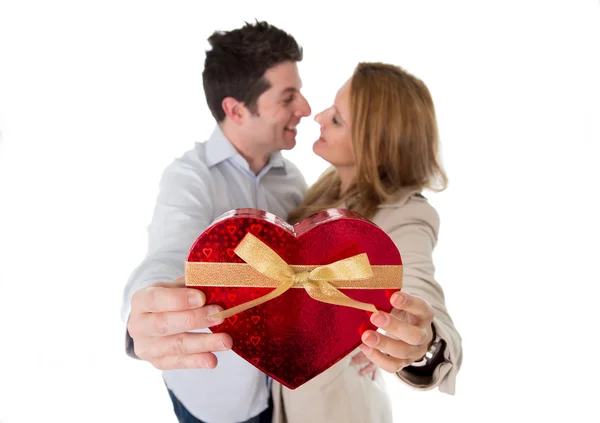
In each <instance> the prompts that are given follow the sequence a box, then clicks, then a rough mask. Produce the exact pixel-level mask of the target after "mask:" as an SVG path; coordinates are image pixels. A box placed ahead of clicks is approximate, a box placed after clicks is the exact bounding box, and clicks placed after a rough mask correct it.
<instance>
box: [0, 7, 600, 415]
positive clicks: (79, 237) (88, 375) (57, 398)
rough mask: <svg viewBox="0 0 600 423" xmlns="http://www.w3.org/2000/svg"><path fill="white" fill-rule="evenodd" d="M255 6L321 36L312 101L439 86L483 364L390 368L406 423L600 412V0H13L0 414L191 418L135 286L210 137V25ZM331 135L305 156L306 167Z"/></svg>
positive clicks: (304, 128) (8, 18) (1, 186)
mask: <svg viewBox="0 0 600 423" xmlns="http://www.w3.org/2000/svg"><path fill="white" fill-rule="evenodd" d="M209 3H213V4H215V5H212V6H209V5H208V4H209ZM218 3H220V5H218V6H216V4H218ZM284 7H285V10H284ZM254 18H258V19H267V20H269V21H270V22H271V23H274V24H276V25H279V26H281V27H282V28H284V29H286V30H287V31H289V32H291V33H292V34H293V35H294V36H295V37H296V38H297V40H298V41H299V42H300V44H301V45H302V46H303V47H304V50H305V59H304V61H303V62H302V63H301V65H300V72H301V76H302V78H303V82H304V87H305V88H304V94H305V95H306V97H307V98H308V99H309V101H310V104H311V106H312V108H313V116H314V113H316V112H318V111H320V110H322V109H323V108H325V107H328V106H329V105H330V104H331V102H332V101H333V98H334V95H335V93H336V91H337V89H338V88H339V87H340V86H341V84H342V83H343V82H344V81H345V80H346V78H347V77H348V76H350V74H351V72H352V70H353V68H354V66H355V65H356V64H357V63H358V62H359V61H384V62H391V63H394V64H397V65H400V66H402V67H404V68H405V69H407V70H408V71H410V72H412V73H414V74H415V75H417V76H418V77H420V78H422V79H423V80H424V81H425V82H426V84H427V85H428V86H429V88H430V90H431V93H432V95H433V98H434V101H435V105H436V110H437V114H438V118H439V127H440V134H441V141H442V148H443V162H444V165H445V166H446V169H447V171H448V175H449V179H450V186H449V189H448V190H447V191H446V192H444V193H442V194H428V196H429V198H430V200H431V202H432V204H433V205H434V206H435V207H436V208H437V210H438V212H439V213H440V216H441V222H442V227H441V232H440V239H439V244H438V248H437V249H436V252H435V260H436V266H437V278H438V280H439V281H440V282H441V283H442V286H443V287H444V289H445V291H446V296H447V305H448V308H449V310H450V312H451V314H452V316H453V318H454V320H455V323H456V325H457V327H458V329H459V330H460V333H461V335H462V336H463V339H464V344H463V346H464V365H463V368H462V370H461V371H460V374H459V378H458V382H457V393H456V395H455V396H449V395H445V394H441V393H440V392H439V391H437V390H435V391H429V392H415V391H412V390H410V389H409V388H407V387H406V386H403V385H400V384H399V383H391V382H394V381H393V379H391V378H388V382H389V383H388V386H389V390H390V393H391V395H392V396H393V398H394V404H395V405H394V412H395V416H396V417H395V419H396V421H398V422H407V421H422V422H439V421H443V420H445V421H452V422H459V421H460V422H464V421H486V422H504V421H533V419H536V420H537V419H552V420H554V419H555V418H556V420H557V421H560V420H566V419H569V420H571V419H572V420H574V421H598V419H599V416H598V411H597V406H596V404H595V403H596V402H597V401H598V386H597V383H598V382H597V381H598V378H599V376H600V374H599V371H598V362H597V355H598V347H599V346H600V345H599V343H598V336H597V330H598V322H599V320H600V319H598V315H597V313H596V312H595V311H594V308H595V307H596V305H597V301H598V300H597V294H598V292H599V290H598V285H599V283H600V277H599V276H598V262H599V253H600V248H599V247H598V236H599V235H600V233H599V224H598V220H599V218H600V210H599V208H598V206H597V203H598V196H599V195H598V193H599V189H598V185H599V183H600V175H599V172H598V159H599V157H600V148H599V144H600V88H599V83H598V77H599V76H600V65H599V58H600V3H599V2H598V1H597V0H588V1H584V0H563V1H550V0H545V1H531V0H528V1H526V0H520V1H494V2H492V1H475V0H474V1H471V2H467V1H437V2H434V1H424V0H420V1H417V0H414V1H394V2H382V1H373V0H371V1H368V2H360V3H357V4H356V6H350V5H348V2H342V1H339V2H326V1H320V2H316V3H314V4H313V3H308V2H283V1H273V2H256V1H240V2H236V1H223V2H219V1H212V2H201V1H169V2H167V1H163V2H157V1H123V0H120V1H106V0H105V1H102V2H101V1H97V2H91V1H85V2H84V1H71V2H67V1H58V0H57V1H47V2H46V1H38V2H31V1H16V0H15V1H0V131H1V132H2V138H1V140H0V190H1V191H0V194H1V196H0V202H1V203H0V284H1V285H0V421H1V422H3V423H18V422H35V421H51V422H65V423H66V422H83V421H85V422H105V421H113V422H128V421H134V422H169V421H170V422H174V421H175V418H174V415H173V414H172V411H171V406H170V402H169V399H168V396H167V393H166V391H165V389H164V386H163V384H162V381H161V378H160V373H159V371H157V370H155V369H154V368H153V367H152V366H151V365H149V364H148V363H144V362H137V361H134V360H131V359H129V358H127V357H126V356H125V354H124V351H123V333H124V332H123V331H124V325H123V323H122V322H121V321H120V316H119V311H120V305H121V304H120V301H121V291H122V289H123V286H124V284H125V281H126V279H127V277H128V276H129V272H130V271H131V270H132V269H133V268H134V267H135V266H136V265H137V263H138V262H139V260H141V258H142V256H143V254H144V252H145V250H144V249H145V243H146V238H145V237H146V233H145V230H146V225H147V224H148V223H149V219H150V217H151V212H152V207H153V204H154V201H155V196H156V194H157V188H158V186H157V184H158V180H159V177H160V174H161V172H162V170H163V169H164V167H165V166H166V165H167V164H169V163H170V162H171V161H172V160H173V159H174V158H175V157H178V156H180V155H181V154H182V153H183V152H184V151H186V150H188V149H189V148H191V147H192V145H193V142H195V141H203V140H205V139H206V138H207V137H208V136H209V135H210V132H211V131H212V128H213V120H212V117H211V115H210V113H209V112H208V109H207V107H206V105H205V101H204V95H203V91H202V81H201V72H202V66H203V63H204V50H205V49H206V48H207V42H206V38H207V37H208V36H209V35H210V34H211V33H212V32H213V31H214V30H216V29H232V28H235V27H238V26H241V25H243V23H244V21H251V20H253V19H254ZM317 137H318V126H317V124H316V123H315V122H314V121H313V120H312V117H311V118H308V119H305V120H304V121H303V122H302V123H301V125H300V127H299V135H298V146H297V147H296V148H295V149H294V150H293V151H291V152H288V153H286V154H285V155H286V156H287V157H288V158H290V159H291V160H292V161H294V162H295V163H297V164H298V165H299V166H300V169H301V170H302V171H303V172H304V174H305V176H306V179H307V181H308V182H309V183H311V182H313V181H314V180H315V179H316V178H317V177H318V175H319V174H320V172H322V171H323V170H324V169H325V167H326V164H325V163H324V162H323V161H322V160H321V159H318V158H315V157H314V156H313V155H312V152H311V145H312V143H313V141H314V140H316V138H317Z"/></svg>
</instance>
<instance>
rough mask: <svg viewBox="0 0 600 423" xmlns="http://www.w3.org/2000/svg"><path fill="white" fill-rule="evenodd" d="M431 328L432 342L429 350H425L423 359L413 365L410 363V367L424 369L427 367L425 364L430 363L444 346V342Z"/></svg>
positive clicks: (433, 327)
mask: <svg viewBox="0 0 600 423" xmlns="http://www.w3.org/2000/svg"><path fill="white" fill-rule="evenodd" d="M431 328H432V330H433V342H432V343H431V345H430V346H429V350H427V352H426V353H425V355H424V356H423V358H421V359H420V360H417V361H415V362H414V363H412V364H411V365H410V366H411V367H425V366H427V364H428V363H430V362H431V361H432V359H433V358H434V357H435V356H436V355H437V354H438V353H439V352H440V350H441V349H442V347H443V346H444V344H445V342H444V340H443V339H442V338H440V336H439V335H438V334H437V331H436V330H435V326H433V325H431Z"/></svg>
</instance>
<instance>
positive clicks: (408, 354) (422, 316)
mask: <svg viewBox="0 0 600 423" xmlns="http://www.w3.org/2000/svg"><path fill="white" fill-rule="evenodd" d="M390 302H391V304H392V306H393V307H394V309H393V310H392V312H391V313H384V312H382V311H379V312H377V313H373V315H371V322H372V323H373V324H374V325H376V326H378V327H379V328H381V329H383V330H385V331H386V335H383V334H381V333H378V332H375V331H372V330H367V331H365V332H364V333H363V335H362V341H363V345H361V346H360V349H361V350H362V352H363V353H365V355H366V356H367V357H368V358H369V359H370V360H371V361H372V362H373V363H375V364H376V365H377V366H379V367H381V368H382V369H383V370H385V371H387V372H390V373H396V372H399V371H400V370H402V369H403V368H404V367H406V366H409V365H411V364H412V363H414V362H415V361H416V360H419V359H421V358H422V357H423V356H424V355H425V353H426V352H427V350H428V349H429V346H430V344H431V342H432V341H433V330H432V327H431V324H432V322H433V317H434V312H433V309H432V308H431V306H430V305H429V304H428V303H427V302H425V301H424V300H422V299H421V298H419V297H416V296H413V295H410V294H407V293H405V292H400V291H398V292H396V293H395V294H394V295H392V297H391V298H390Z"/></svg>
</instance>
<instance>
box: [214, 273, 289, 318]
mask: <svg viewBox="0 0 600 423" xmlns="http://www.w3.org/2000/svg"><path fill="white" fill-rule="evenodd" d="M293 285H294V282H292V281H285V282H282V283H281V285H279V286H278V287H277V288H275V289H274V290H273V291H271V292H269V293H268V294H265V295H263V296H262V297H258V298H256V299H254V300H250V301H246V302H245V303H242V304H238V305H236V306H235V307H231V308H229V309H227V310H223V311H221V312H219V313H214V314H211V315H210V316H208V317H209V318H211V319H226V318H228V317H231V316H233V315H234V314H238V313H241V312H242V311H246V310H248V309H250V308H252V307H256V306H258V305H261V304H263V303H266V302H267V301H271V300H272V299H273V298H277V297H279V296H280V295H282V294H283V293H284V292H285V291H287V290H288V289H290V288H291V287H292V286H293Z"/></svg>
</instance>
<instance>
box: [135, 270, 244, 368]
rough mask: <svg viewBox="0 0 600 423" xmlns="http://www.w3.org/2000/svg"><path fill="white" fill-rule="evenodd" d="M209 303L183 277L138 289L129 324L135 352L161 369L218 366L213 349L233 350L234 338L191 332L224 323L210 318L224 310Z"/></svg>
mask: <svg viewBox="0 0 600 423" xmlns="http://www.w3.org/2000/svg"><path fill="white" fill-rule="evenodd" d="M205 302H206V296H205V295H204V293H203V292H201V291H199V290H197V289H193V288H186V287H185V283H184V278H183V277H181V278H179V279H177V280H175V281H173V282H172V283H164V282H159V283H155V284H152V285H150V286H148V287H147V288H144V289H140V290H139V291H137V292H136V293H135V294H134V295H133V297H132V298H131V314H130V317H129V321H128V323H127V330H128V331H129V334H130V335H131V337H132V338H133V342H134V348H135V354H136V355H137V356H138V357H139V358H141V359H142V360H146V361H148V362H150V363H151V364H152V365H153V366H154V367H156V368H157V369H160V370H170V369H184V368H207V369H213V368H215V367H216V366H217V357H216V356H215V355H214V354H213V353H212V352H213V351H225V350H229V349H231V347H232V345H233V340H232V339H231V336H229V335H228V334H226V333H188V331H191V330H194V329H203V328H208V327H210V326H214V325H217V324H219V323H222V322H223V319H218V320H212V319H208V318H207V316H210V315H211V314H213V313H218V312H219V311H222V310H223V309H222V308H221V307H219V306H216V305H210V306H205V305H204V304H205Z"/></svg>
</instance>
